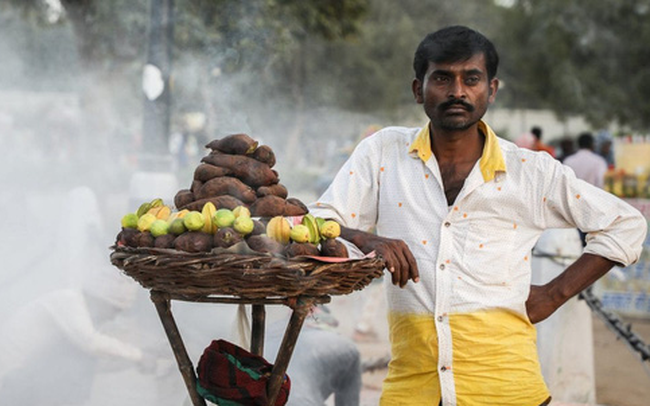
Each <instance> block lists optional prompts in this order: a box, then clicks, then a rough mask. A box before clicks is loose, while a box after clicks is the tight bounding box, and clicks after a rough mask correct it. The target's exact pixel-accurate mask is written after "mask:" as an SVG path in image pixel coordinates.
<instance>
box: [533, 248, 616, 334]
mask: <svg viewBox="0 0 650 406" xmlns="http://www.w3.org/2000/svg"><path fill="white" fill-rule="evenodd" d="M615 265H617V264H616V263H615V262H614V261H610V260H609V259H607V258H604V257H601V256H598V255H594V254H583V255H582V256H580V258H578V259H577V260H576V261H575V262H574V263H573V264H571V265H570V266H569V267H568V268H567V269H565V270H564V272H562V273H561V274H560V275H558V276H557V277H556V278H555V279H553V280H552V281H550V282H549V283H547V284H546V285H542V286H531V287H530V294H529V295H528V300H527V301H526V311H527V313H528V318H529V319H530V321H531V322H532V323H533V324H534V323H538V322H540V321H542V320H544V319H546V318H547V317H549V316H550V315H551V314H553V312H555V311H556V310H557V309H558V308H559V307H560V306H562V305H563V304H564V303H565V302H566V301H568V300H569V299H571V298H572V297H573V296H575V295H577V294H578V293H580V292H582V291H583V290H584V289H586V288H588V287H589V286H591V284H593V283H594V282H596V281H597V280H598V279H599V278H600V277H601V276H603V275H605V274H606V273H607V272H608V271H609V270H610V269H612V267H614V266H615Z"/></svg>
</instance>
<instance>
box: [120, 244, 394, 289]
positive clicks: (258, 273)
mask: <svg viewBox="0 0 650 406" xmlns="http://www.w3.org/2000/svg"><path fill="white" fill-rule="evenodd" d="M111 249H112V250H113V252H112V253H111V263H112V264H113V265H115V266H116V267H117V268H119V269H121V270H122V271H123V272H124V273H125V274H127V275H128V276H130V277H131V278H133V279H135V280H136V281H137V282H139V283H140V285H142V286H143V287H144V288H146V289H155V290H158V291H163V292H168V293H171V294H177V295H184V296H209V295H227V296H237V297H241V298H249V299H259V298H269V297H295V296H301V295H304V296H324V295H345V294H348V293H351V292H353V291H355V290H360V289H363V288H364V287H365V286H367V285H368V284H369V283H370V282H372V280H373V279H375V278H378V277H381V276H382V274H383V269H384V266H385V264H384V260H383V259H381V258H379V257H374V256H367V257H365V258H362V259H350V260H333V259H326V258H320V257H318V258H314V257H300V258H298V257H296V258H291V259H287V258H281V257H277V256H272V255H267V254H259V253H258V254H256V255H251V254H240V253H236V252H232V251H225V250H224V251H221V252H220V253H215V252H214V251H213V252H211V253H189V252H184V251H178V250H173V249H161V248H131V247H124V246H113V247H111ZM234 251H236V250H234Z"/></svg>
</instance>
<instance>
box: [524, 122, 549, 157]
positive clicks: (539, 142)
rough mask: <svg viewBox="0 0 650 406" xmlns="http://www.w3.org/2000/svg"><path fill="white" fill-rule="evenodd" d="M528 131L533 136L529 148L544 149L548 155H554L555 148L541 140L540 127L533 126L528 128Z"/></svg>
mask: <svg viewBox="0 0 650 406" xmlns="http://www.w3.org/2000/svg"><path fill="white" fill-rule="evenodd" d="M530 133H531V134H533V137H534V138H535V139H534V140H533V146H532V148H531V149H532V150H533V151H545V152H548V154H549V155H550V156H552V157H555V148H553V147H551V146H550V145H546V144H545V143H544V142H543V141H542V128H541V127H539V126H534V127H533V128H531V129H530Z"/></svg>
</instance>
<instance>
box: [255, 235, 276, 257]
mask: <svg viewBox="0 0 650 406" xmlns="http://www.w3.org/2000/svg"><path fill="white" fill-rule="evenodd" d="M246 243H247V244H248V246H249V247H250V249H252V250H253V251H257V252H268V253H271V254H279V253H281V252H282V250H283V249H284V245H282V244H280V243H279V242H277V241H275V240H274V239H272V238H269V237H267V236H266V235H254V236H252V237H248V238H247V239H246Z"/></svg>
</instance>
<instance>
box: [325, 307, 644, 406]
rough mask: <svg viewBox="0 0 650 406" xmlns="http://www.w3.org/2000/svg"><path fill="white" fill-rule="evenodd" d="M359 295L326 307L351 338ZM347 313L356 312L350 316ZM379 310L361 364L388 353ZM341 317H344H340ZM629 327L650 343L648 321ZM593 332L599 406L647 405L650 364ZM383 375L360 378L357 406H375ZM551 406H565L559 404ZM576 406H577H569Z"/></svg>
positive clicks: (603, 330) (598, 325) (600, 331)
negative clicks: (372, 339) (375, 337)
mask: <svg viewBox="0 0 650 406" xmlns="http://www.w3.org/2000/svg"><path fill="white" fill-rule="evenodd" d="M363 301H364V297H363V295H357V294H353V295H349V296H342V297H337V298H334V300H333V301H332V303H331V304H330V307H331V309H332V312H333V313H334V314H335V315H336V316H340V317H338V318H339V322H340V325H339V331H340V332H341V333H342V334H345V335H349V336H352V331H353V328H354V322H355V316H357V315H358V313H359V312H360V309H361V305H362V304H363ZM350 309H356V310H355V311H356V314H351V313H350V311H349V310H350ZM384 310H385V309H384V308H383V307H382V308H381V309H379V311H378V312H377V316H376V317H377V320H378V321H377V326H378V330H379V337H380V338H379V340H378V341H376V342H361V343H358V347H359V350H360V352H361V354H362V358H363V360H364V361H367V360H371V359H378V358H381V357H383V356H386V355H387V354H388V351H389V347H388V341H387V339H386V326H385V323H384V322H383V314H384V313H383V311H384ZM344 315H345V316H344ZM625 321H626V322H630V323H631V324H632V331H634V332H635V333H636V334H637V335H638V336H639V337H641V338H642V339H643V340H644V341H645V342H646V343H650V320H648V319H625ZM593 328H594V352H595V354H594V357H595V368H596V397H597V399H596V400H597V403H598V405H600V406H647V405H648V404H650V400H649V399H650V362H649V361H646V362H645V364H646V365H645V367H644V365H643V363H642V362H641V361H640V357H639V356H638V355H637V354H636V353H633V352H632V351H631V350H630V349H629V348H628V347H627V345H626V344H625V342H624V341H621V340H617V338H616V335H615V334H614V333H613V332H611V331H610V330H609V329H608V328H607V327H606V326H605V325H604V323H603V322H602V321H601V320H600V319H598V318H597V317H594V318H593ZM385 374H386V370H385V369H380V370H377V371H375V372H372V373H365V374H364V375H363V383H364V386H363V390H362V396H361V406H376V405H377V404H378V400H379V394H380V392H381V383H382V380H383V378H384V376H385ZM552 405H553V406H569V405H567V404H562V403H559V402H554V403H552ZM571 406H577V405H571Z"/></svg>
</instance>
